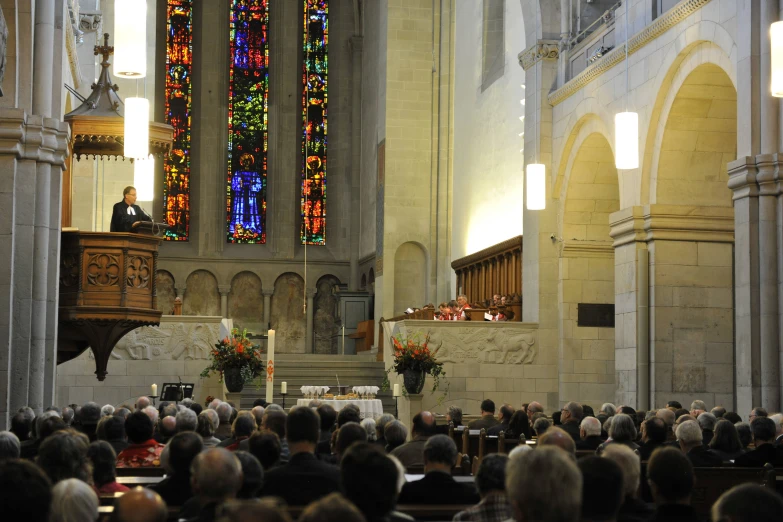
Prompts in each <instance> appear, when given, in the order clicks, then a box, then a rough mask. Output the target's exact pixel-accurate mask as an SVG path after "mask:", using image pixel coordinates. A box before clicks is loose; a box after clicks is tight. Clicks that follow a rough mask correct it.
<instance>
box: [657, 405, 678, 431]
mask: <svg viewBox="0 0 783 522" xmlns="http://www.w3.org/2000/svg"><path fill="white" fill-rule="evenodd" d="M657 417H658V418H659V419H661V420H662V421H663V422H664V423H666V426H668V427H670V428H671V427H672V426H674V420H675V417H674V412H673V411H672V410H670V409H669V408H662V409H660V410H658V414H657Z"/></svg>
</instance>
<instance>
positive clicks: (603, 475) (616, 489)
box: [577, 455, 624, 522]
mask: <svg viewBox="0 0 783 522" xmlns="http://www.w3.org/2000/svg"><path fill="white" fill-rule="evenodd" d="M577 466H579V471H581V472H582V520H583V521H612V522H613V521H614V520H615V519H616V518H617V513H618V512H619V511H620V506H622V504H623V498H624V495H623V472H622V470H621V469H620V466H619V465H617V463H616V462H614V461H612V460H610V459H604V458H601V457H596V456H593V455H591V456H588V457H584V458H581V459H579V462H577Z"/></svg>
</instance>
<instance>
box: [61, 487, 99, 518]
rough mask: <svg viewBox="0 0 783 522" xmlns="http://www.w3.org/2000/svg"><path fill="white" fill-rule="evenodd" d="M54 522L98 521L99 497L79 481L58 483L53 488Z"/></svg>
mask: <svg viewBox="0 0 783 522" xmlns="http://www.w3.org/2000/svg"><path fill="white" fill-rule="evenodd" d="M50 517H51V518H50V520H51V521H52V522H94V521H95V520H97V519H98V495H96V494H95V491H94V490H93V489H92V488H91V487H90V486H89V485H87V483H86V482H83V481H81V480H79V479H75V478H71V479H66V480H63V481H60V482H58V483H57V484H55V485H54V488H52V508H51V515H50Z"/></svg>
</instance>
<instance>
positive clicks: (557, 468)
mask: <svg viewBox="0 0 783 522" xmlns="http://www.w3.org/2000/svg"><path fill="white" fill-rule="evenodd" d="M566 435H567V434H566ZM569 439H570V437H569ZM506 494H507V495H508V498H509V502H510V503H511V507H512V510H513V512H514V519H515V520H516V521H517V522H522V521H528V520H557V521H558V522H578V521H579V519H580V515H581V505H582V475H581V473H580V472H579V469H578V468H577V467H576V462H575V461H574V460H573V459H572V458H571V457H569V456H568V455H567V454H566V453H565V452H564V451H563V450H561V449H560V448H556V447H552V446H550V447H542V448H537V449H535V450H530V451H523V452H522V453H520V454H518V455H512V456H511V457H510V459H509V463H508V467H507V468H506Z"/></svg>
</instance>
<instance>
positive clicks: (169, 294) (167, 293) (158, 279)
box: [155, 270, 177, 315]
mask: <svg viewBox="0 0 783 522" xmlns="http://www.w3.org/2000/svg"><path fill="white" fill-rule="evenodd" d="M155 290H156V292H157V296H158V308H157V309H158V310H160V311H161V312H163V315H170V314H171V313H172V312H173V311H174V299H176V298H177V289H176V288H175V285H174V276H173V275H171V272H168V271H166V270H156V271H155Z"/></svg>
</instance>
